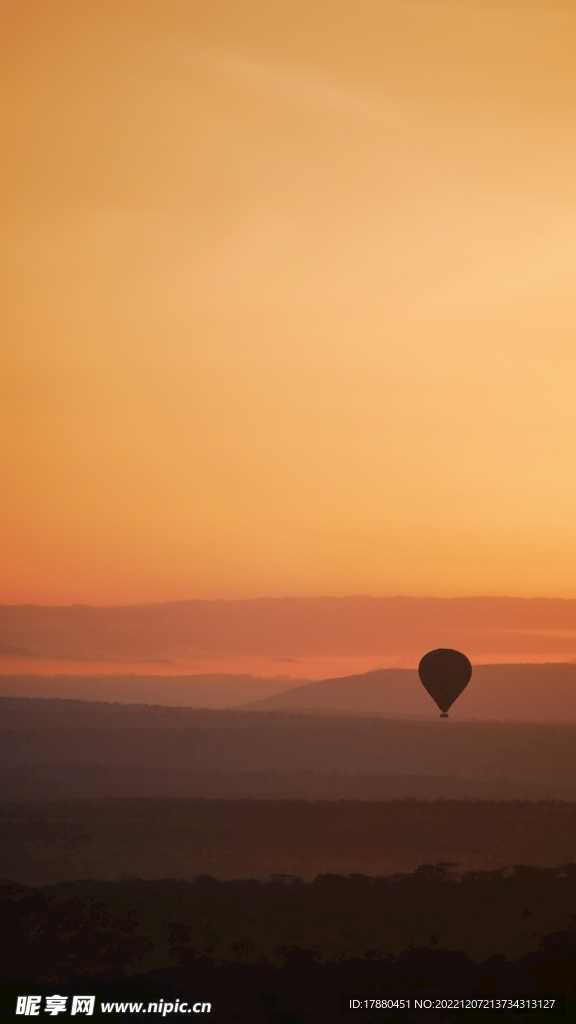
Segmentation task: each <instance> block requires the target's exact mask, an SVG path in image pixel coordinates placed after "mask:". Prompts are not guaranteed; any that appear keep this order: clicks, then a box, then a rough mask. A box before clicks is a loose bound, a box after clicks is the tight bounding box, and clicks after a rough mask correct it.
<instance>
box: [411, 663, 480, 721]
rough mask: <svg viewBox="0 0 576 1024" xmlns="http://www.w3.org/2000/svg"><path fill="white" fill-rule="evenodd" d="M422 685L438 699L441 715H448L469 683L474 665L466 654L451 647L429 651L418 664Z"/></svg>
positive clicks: (434, 698)
mask: <svg viewBox="0 0 576 1024" xmlns="http://www.w3.org/2000/svg"><path fill="white" fill-rule="evenodd" d="M418 675H419V676H420V679H421V682H422V685H423V686H424V688H425V689H426V690H428V693H429V694H430V696H431V697H432V699H433V700H435V701H436V703H437V705H438V707H439V708H440V711H442V712H443V714H442V716H441V717H447V714H448V708H450V707H452V704H453V703H454V701H455V700H456V698H457V697H459V696H460V694H461V693H462V690H464V689H465V687H466V686H467V685H468V682H469V680H470V676H471V675H472V665H471V664H470V662H469V661H468V658H467V657H466V655H465V654H462V653H461V652H460V651H453V650H451V649H450V648H449V647H439V648H438V649H437V650H436V651H428V654H425V655H424V657H423V658H422V660H421V662H420V664H419V665H418Z"/></svg>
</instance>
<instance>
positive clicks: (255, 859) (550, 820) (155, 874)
mask: <svg viewBox="0 0 576 1024" xmlns="http://www.w3.org/2000/svg"><path fill="white" fill-rule="evenodd" d="M430 861H434V862H435V861H451V862H455V863H457V864H459V865H460V867H461V869H469V868H480V867H483V868H496V867H501V866H502V865H504V864H510V863H522V862H524V863H529V864H533V865H536V866H541V867H546V866H552V865H554V864H562V863H569V862H572V861H576V804H570V803H561V802H551V801H548V802H546V801H541V802H521V801H501V802H499V801H457V800H446V801H444V800H437V801H418V800H391V801H372V802H371V801H345V800H342V801H316V802H312V801H304V800H301V801H298V800H162V799H158V800H137V799H133V800H77V801H65V800H62V801H52V802H51V801H27V802H20V803H17V802H3V803H0V877H5V878H14V879H16V880H18V881H20V882H24V883H28V884H34V885H36V884H45V883H49V882H58V881H61V880H64V879H75V878H90V877H92V878H93V877H100V878H111V879H113V878H118V877H119V876H120V875H122V874H127V875H138V876H140V877H144V878H165V877H175V878H188V879H191V878H194V877H195V876H196V875H199V874H210V875H214V876H215V877H218V878H222V879H226V878H238V877H255V878H269V877H270V876H271V875H273V874H279V873H288V874H296V875H301V876H302V877H304V878H307V879H311V878H313V877H314V876H315V875H317V874H319V873H325V872H336V873H341V874H348V873H353V872H362V873H364V874H373V875H376V874H388V873H391V872H393V871H399V870H400V871H405V870H408V871H410V870H414V868H415V867H417V866H418V864H422V863H423V862H430Z"/></svg>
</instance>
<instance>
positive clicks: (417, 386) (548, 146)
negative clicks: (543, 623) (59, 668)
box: [0, 0, 576, 604]
mask: <svg viewBox="0 0 576 1024" xmlns="http://www.w3.org/2000/svg"><path fill="white" fill-rule="evenodd" d="M0 20H1V24H0V48H1V52H0V90H1V95H0V103H1V109H0V114H1V118H2V124H3V128H2V135H3V155H2V159H1V163H0V204H1V207H2V212H1V217H2V232H1V233H0V262H1V273H2V279H3V283H4V287H3V341H2V355H1V360H2V363H1V368H0V387H1V389H2V393H1V396H0V409H1V416H2V436H3V445H2V455H1V460H2V461H1V466H0V471H1V474H2V481H3V484H2V499H1V500H2V507H1V519H0V536H1V537H2V545H3V549H4V550H3V555H2V565H3V568H2V573H1V577H2V582H1V588H0V601H4V602H8V603H20V602H29V601H32V602H40V603H48V604H50V603H68V602H74V601H88V602H93V603H106V602H117V603H123V602H131V601H162V600H168V599H179V598H194V597H204V598H213V597H252V596H258V595H286V594H293V595H315V594H334V595H339V594H349V593H369V594H375V595H387V594H396V593H404V594H416V595H418V594H430V595H459V594H485V593H491V594H516V595H525V596H530V595H537V594H538V595H548V596H563V597H576V571H575V570H576V531H575V528H574V523H575V519H576V472H575V468H574V467H575V459H574V455H575V448H576V401H575V397H574V396H575V393H576V392H575V383H576V381H575V376H576V374H575V370H576V366H575V363H576V345H575V338H576V331H575V328H576V287H575V283H574V282H575V275H576V193H575V182H576V109H575V108H576V62H575V60H574V44H575V41H576V6H575V5H574V3H573V0H449V2H435V0H385V2H384V0H345V2H343V0H274V2H273V3H270V2H269V0H153V2H151V0H82V2H81V3H78V2H77V0H73V2H72V0H51V2H50V3H46V0H18V2H17V3H16V2H14V0H0Z"/></svg>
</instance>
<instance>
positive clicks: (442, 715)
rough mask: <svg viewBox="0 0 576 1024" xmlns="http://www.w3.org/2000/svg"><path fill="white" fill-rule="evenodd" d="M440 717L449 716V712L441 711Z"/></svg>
mask: <svg viewBox="0 0 576 1024" xmlns="http://www.w3.org/2000/svg"><path fill="white" fill-rule="evenodd" d="M440 718H448V712H447V711H443V712H442V713H441V715H440Z"/></svg>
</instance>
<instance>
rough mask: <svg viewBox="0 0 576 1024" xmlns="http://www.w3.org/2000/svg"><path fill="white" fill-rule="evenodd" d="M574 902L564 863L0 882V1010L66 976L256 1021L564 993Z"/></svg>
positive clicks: (125, 994)
mask: <svg viewBox="0 0 576 1024" xmlns="http://www.w3.org/2000/svg"><path fill="white" fill-rule="evenodd" d="M575 913H576V864H571V865H567V866H565V867H564V868H561V869H550V870H538V869H535V868H528V867H521V866H517V867H515V868H508V869H505V870H501V871H494V872H475V873H468V874H458V873H456V872H455V871H454V870H453V869H452V868H451V866H450V865H441V864H437V865H424V866H423V867H421V868H419V869H418V870H417V871H416V872H414V873H413V874H410V875H397V876H391V877H387V878H370V877H365V876H361V875H356V876H351V877H342V876H334V875H326V876H321V877H318V878H316V879H315V880H314V882H312V883H310V884H306V883H304V882H302V880H301V879H297V878H291V877H281V878H277V879H273V880H271V881H270V882H268V883H261V882H258V881H255V880H245V881H238V880H236V881H231V882H226V883H223V882H218V881H216V880H215V879H213V878H210V877H200V878H197V879H196V880H195V881H194V882H182V881H180V882H178V881H175V880H173V879H172V880H171V879H167V880H163V881H154V882H144V881H141V880H137V879H126V880H124V881H120V882H115V883H111V882H108V883H103V882H96V881H84V882H77V883H70V882H66V883H62V884H59V885H56V886H47V887H43V888H39V889H34V888H27V887H24V886H19V885H17V884H14V883H12V884H11V883H5V884H4V885H3V886H2V887H1V888H0V928H1V930H2V932H3V936H4V941H3V947H4V954H3V958H2V965H1V970H0V976H2V977H3V978H4V979H5V982H4V996H5V1007H7V1008H9V1007H10V1006H11V1002H10V1000H13V999H14V998H15V995H16V994H17V993H18V994H19V993H21V992H22V991H24V992H25V991H31V990H33V991H35V992H43V991H46V992H48V991H50V992H51V993H52V992H54V991H59V992H61V991H72V990H74V987H76V990H78V985H80V987H81V989H82V991H90V992H96V993H98V994H99V996H100V998H104V999H114V1000H121V999H133V1000H135V999H146V1000H148V999H153V998H156V999H159V998H160V997H162V998H164V999H169V998H172V999H174V998H175V997H176V996H178V997H179V998H180V999H184V998H187V997H188V996H189V995H193V996H194V997H195V998H200V997H201V998H203V999H204V998H210V999H212V1000H213V1002H214V1010H215V1011H216V1013H215V1014H214V1018H215V1019H217V1020H218V1021H221V1022H224V1021H233V1020H234V1021H238V1022H242V1021H246V1022H247V1021H251V1022H254V1024H257V1022H265V1021H266V1022H268V1021H269V1022H273V1021H275V1022H279V1021H302V1022H304V1021H310V1022H314V1024H316V1022H318V1024H321V1022H323V1021H324V1022H330V1024H331V1022H336V1021H337V1020H338V1019H339V1017H338V1011H337V997H338V994H339V993H340V992H342V993H343V992H346V991H349V992H358V991H372V992H375V993H380V994H385V993H386V992H388V993H392V992H395V993H396V994H398V992H406V993H412V994H414V993H417V992H419V991H420V992H440V993H442V992H443V991H444V992H462V993H472V992H477V993H480V992H483V993H491V994H495V993H498V992H501V993H511V992H520V993H522V992H524V993H528V992H540V993H544V992H546V993H551V994H556V995H561V994H567V995H568V996H569V997H570V998H573V997H574V995H575V994H576V989H575V986H576V933H575V931H574V927H573V925H574V915H575ZM13 1012H14V1008H13V1006H12V1009H11V1013H12V1014H13ZM274 1014H276V1016H274ZM282 1014H284V1016H282ZM357 1019H358V1018H357ZM402 1019H404V1020H405V1019H406V1016H404V1017H403V1018H402ZM427 1019H428V1020H431V1019H433V1018H431V1017H428V1018H427ZM443 1019H444V1020H446V1019H452V1018H450V1017H448V1018H447V1017H444V1018H443ZM454 1019H455V1018H454Z"/></svg>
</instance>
